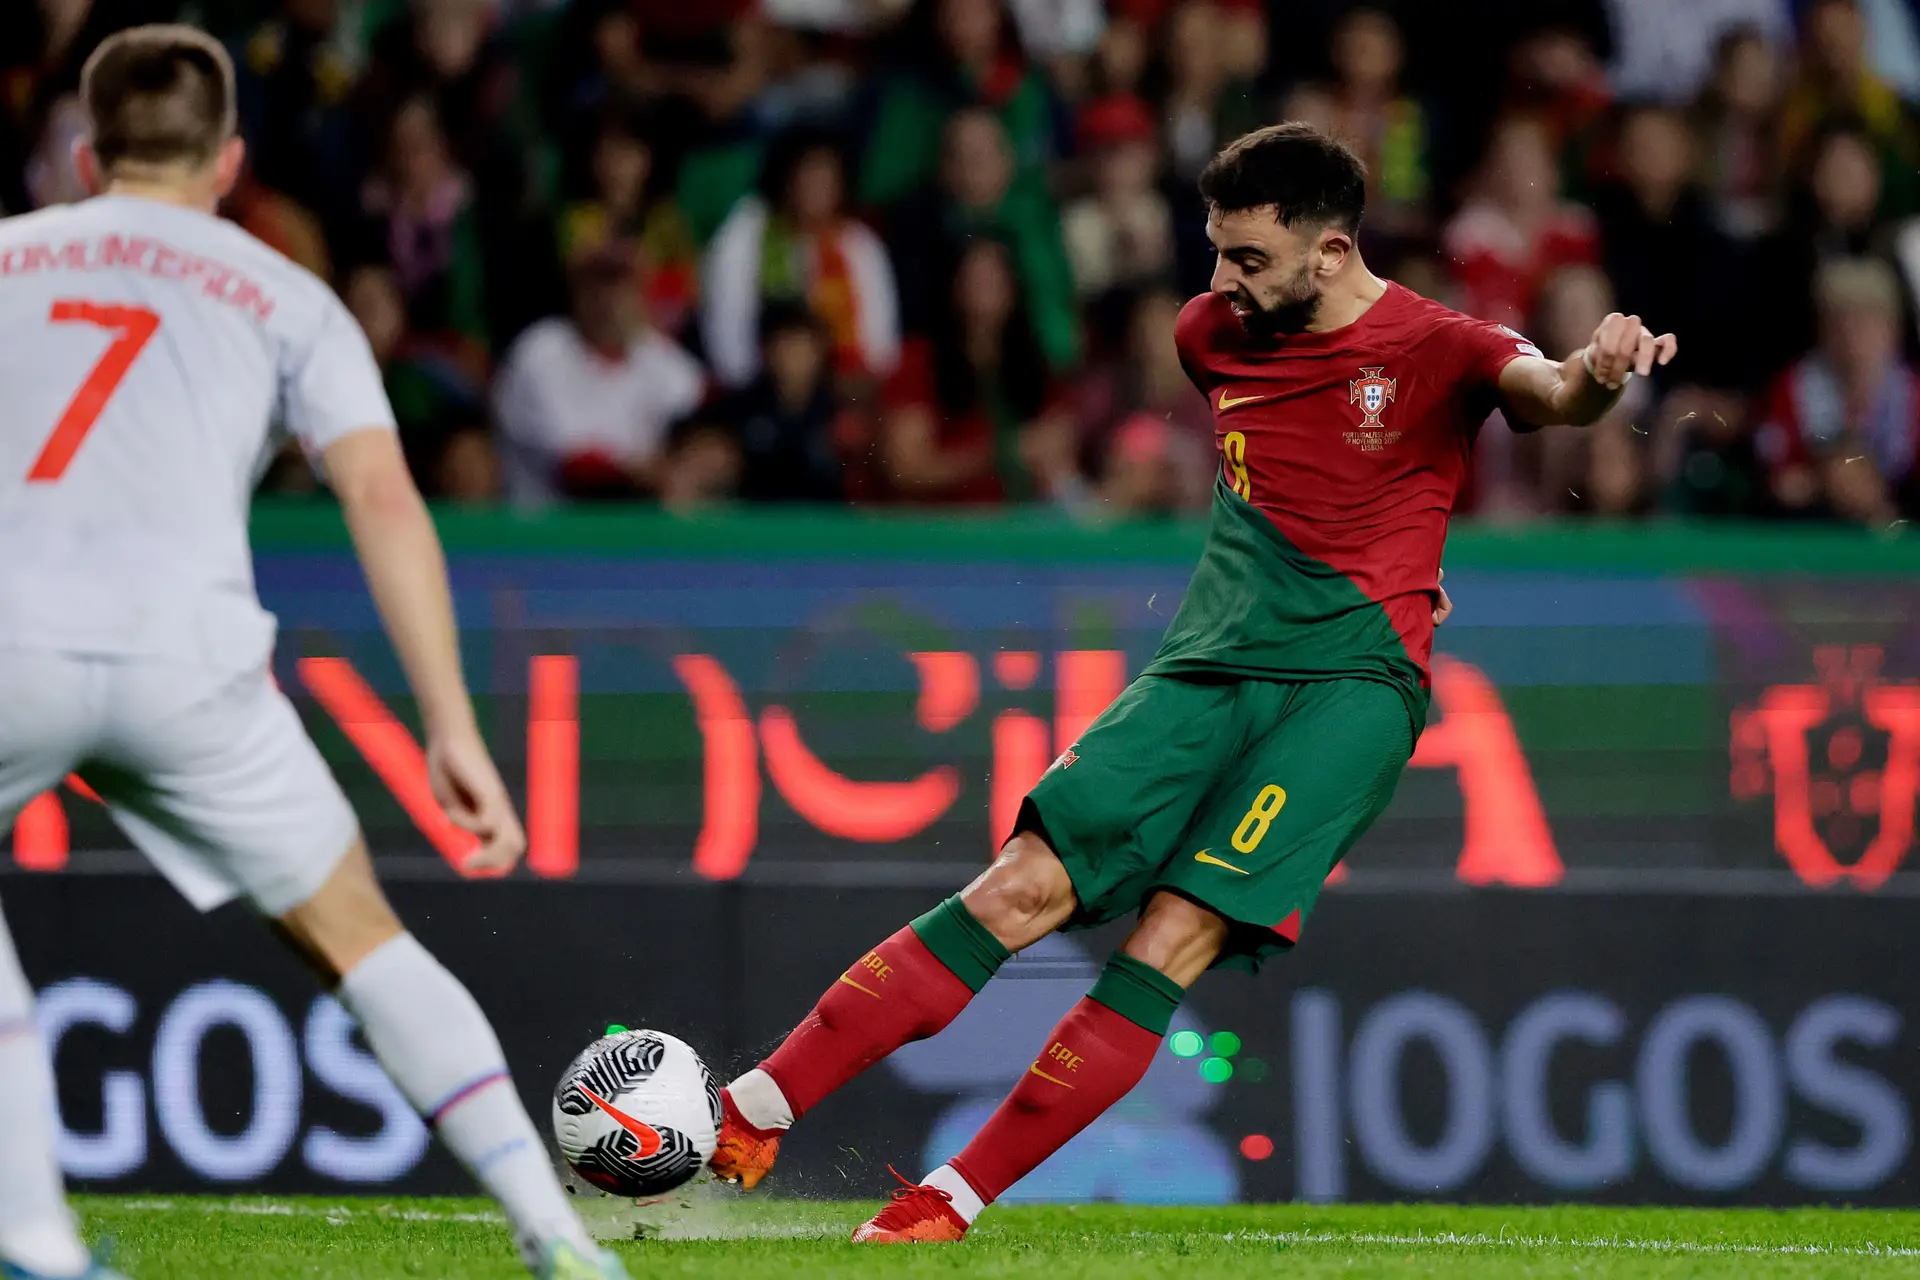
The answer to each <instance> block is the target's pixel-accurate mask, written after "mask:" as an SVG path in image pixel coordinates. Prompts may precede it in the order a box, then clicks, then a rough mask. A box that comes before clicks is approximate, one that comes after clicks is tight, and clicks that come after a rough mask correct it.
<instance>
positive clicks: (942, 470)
mask: <svg viewBox="0 0 1920 1280" xmlns="http://www.w3.org/2000/svg"><path fill="white" fill-rule="evenodd" d="M951 280H952V284H951V294H950V297H949V305H947V306H945V307H943V308H941V310H940V312H939V314H938V316H937V318H936V320H935V323H934V326H933V332H932V333H931V334H929V335H928V336H927V337H924V338H921V337H916V338H910V339H908V341H907V343H906V344H905V346H904V347H903V348H902V350H901V353H900V367H899V369H898V370H897V371H896V372H895V373H894V375H893V378H892V379H891V380H890V381H889V383H888V386H887V389H886V395H885V411H884V420H883V422H882V424H881V431H880V450H881V459H882V462H883V465H884V467H885V471H886V477H887V480H888V482H889V484H890V487H891V488H892V490H893V492H894V493H895V494H896V495H898V496H899V497H902V498H906V499H910V500H913V501H917V502H938V503H989V502H1002V501H1007V500H1028V499H1033V498H1052V499H1056V500H1059V501H1062V502H1072V501H1076V500H1078V499H1079V498H1080V497H1082V496H1083V494H1084V487H1085V486H1084V481H1083V480H1082V479H1081V478H1080V474H1079V470H1078V467H1077V465H1076V457H1075V453H1076V450H1075V444H1074V432H1073V425H1072V422H1071V420H1070V419H1069V417H1068V416H1067V413H1066V411H1065V405H1064V402H1063V397H1062V395H1061V394H1060V391H1059V389H1058V388H1057V387H1056V385H1055V384H1054V381H1053V379H1052V376H1051V375H1050V374H1049V373H1048V370H1047V364H1046V361H1045V360H1044V359H1043V358H1042V357H1041V355H1040V351H1039V348H1038V346H1037V345H1036V343H1035V341H1034V337H1033V328H1032V326H1031V325H1030V324H1029V323H1028V321H1027V317H1026V312H1025V310H1024V308H1022V306H1021V304H1020V291H1019V287H1018V285H1017V284H1016V282H1015V281H1014V277H1013V266H1012V262H1011V260H1010V258H1009V255H1008V253H1007V250H1006V247H1005V246H1003V245H1001V244H1000V243H998V242H997V241H993V240H986V239H976V240H973V241H970V242H969V243H968V244H966V246H965V247H964V248H963V249H962V250H961V252H960V255H959V260H958V263H957V265H956V266H955V268H954V270H953V272H952V275H951Z"/></svg>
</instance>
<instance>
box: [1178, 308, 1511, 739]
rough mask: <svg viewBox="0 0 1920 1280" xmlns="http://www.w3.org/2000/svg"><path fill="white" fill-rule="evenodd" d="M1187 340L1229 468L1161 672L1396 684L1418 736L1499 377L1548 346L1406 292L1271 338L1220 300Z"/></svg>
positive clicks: (1185, 353)
mask: <svg viewBox="0 0 1920 1280" xmlns="http://www.w3.org/2000/svg"><path fill="white" fill-rule="evenodd" d="M1175 341H1176V343H1177V345H1178V347H1179V350H1180V359H1181V362H1182V363H1183V364H1184V365H1185V366H1186V370H1187V376H1188V377H1190V378H1192V379H1193V382H1194V385H1195V386H1197V387H1199V388H1200V391H1201V394H1203V395H1205V396H1206V397H1207V401H1208V403H1209V404H1211V405H1212V406H1213V412H1214V425H1215V436H1216V440H1217V442H1218V445H1219V448H1220V454H1221V474H1220V480H1219V483H1218V485H1217V486H1216V489H1215V497H1214V504H1213V525H1212V529H1211V531H1210V533H1209V534H1208V538H1207V545H1206V550H1205V551H1204V552H1203V553H1202V554H1201V557H1200V563H1199V565H1198V566H1197V567H1196V568H1195V570H1194V574H1193V580H1192V582H1191V583H1190V584H1189V585H1188V587H1187V594H1186V598H1185V599H1184V600H1183V601H1182V602H1181V605H1180V611H1179V613H1178V614H1177V615H1176V616H1175V618H1174V620H1173V624H1172V625H1171V626H1170V627H1168V628H1167V634H1166V638H1165V639H1164V640H1163V641H1162V642H1161V645H1160V650H1159V653H1158V654H1156V655H1155V657H1154V660H1153V663H1152V665H1151V666H1150V667H1149V668H1148V670H1149V671H1150V672H1154V673H1158V674H1207V673H1210V674H1216V675H1230V676H1240V677H1248V676H1252V677H1259V678H1265V679H1273V680H1324V679H1336V678H1341V677H1361V678H1366V679H1375V680H1382V681H1385V682H1387V683H1389V684H1392V685H1394V686H1395V687H1396V688H1398V689H1399V690H1400V691H1401V693H1402V696H1403V697H1405V698H1406V700H1407V709H1408V713H1409V714H1410V715H1411V716H1412V717H1413V720H1414V724H1415V727H1416V728H1418V726H1419V725H1421V724H1422V723H1423V722H1424V720H1425V717H1426V704H1427V691H1428V684H1429V681H1428V673H1427V664H1428V659H1429V657H1430V655H1431V653H1432V650H1433V608H1434V604H1435V602H1436V600H1437V599H1438V590H1439V578H1440V552H1441V549H1442V547H1443V546H1444V544H1445V542H1446V537H1447V520H1448V517H1449V516H1450V514H1451V513H1452V510H1453V502H1454V497H1455V495H1456V494H1457V493H1458V492H1459V490H1460V485H1461V482H1462V481H1463V480H1464V479H1465V478H1466V474H1467V459H1468V454H1469V453H1470V451H1471V450H1472V447H1473V439H1474V436H1475V434H1476V433H1477V432H1478V431H1479V429H1480V424H1481V423H1482V422H1484V421H1485V420H1486V417H1487V415H1488V414H1489V413H1490V412H1492V410H1493V408H1494V403H1495V396H1496V394H1497V381H1498V379H1499V376H1500V371H1501V370H1502V369H1504V368H1505V367H1506V366H1507V363H1508V362H1509V361H1511V360H1513V359H1514V358H1515V357H1517V356H1521V355H1538V354H1539V352H1538V350H1537V349H1536V348H1535V347H1534V346H1533V345H1532V344H1531V343H1529V342H1528V341H1527V340H1526V339H1525V338H1523V337H1521V336H1520V335H1519V334H1517V333H1515V332H1513V331H1512V330H1511V329H1507V328H1504V327H1502V326H1500V325H1493V324H1486V323H1484V322H1482V321H1479V320H1474V319H1472V318H1470V317H1468V316H1464V315H1461V314H1460V313H1459V312H1456V311H1450V310H1448V309H1447V308H1445V307H1443V306H1441V305H1439V304H1438V303H1435V302H1430V301H1428V300H1427V299H1425V298H1422V297H1420V296H1419V295H1418V294H1416V293H1413V292H1412V291H1411V290H1408V289H1404V288H1402V287H1400V286H1399V285H1397V284H1390V285H1388V286H1387V292H1386V294H1385V295H1384V296H1382V297H1381V298H1380V299H1379V300H1378V301H1377V302H1375V303H1374V304H1373V305H1372V306H1371V307H1369V308H1368V309H1367V311H1366V312H1365V314H1363V315H1362V316H1361V317H1360V318H1359V319H1358V320H1355V321H1354V322H1353V323H1352V324H1349V325H1347V326H1345V327H1344V328H1341V329H1336V330H1332V331H1330V332H1326V333H1302V334H1292V335H1288V336H1285V337H1281V338H1277V339H1264V340H1263V339H1256V338H1253V337H1251V336H1250V335H1248V333H1247V332H1246V330H1245V329H1244V328H1243V327H1242V326H1241V324H1240V321H1239V320H1238V319H1237V318H1236V317H1235V316H1234V314H1233V311H1232V310H1231V309H1230V308H1229V306H1228V304H1227V300H1226V299H1225V298H1224V297H1222V296H1220V295H1218V294H1205V295H1203V296H1201V297H1198V298H1195V299H1194V300H1193V301H1191V302H1189V303H1188V304H1187V305H1186V307H1185V308H1184V309H1183V310H1182V311H1181V312H1180V320H1179V323H1178V324H1177V326H1176V327H1175Z"/></svg>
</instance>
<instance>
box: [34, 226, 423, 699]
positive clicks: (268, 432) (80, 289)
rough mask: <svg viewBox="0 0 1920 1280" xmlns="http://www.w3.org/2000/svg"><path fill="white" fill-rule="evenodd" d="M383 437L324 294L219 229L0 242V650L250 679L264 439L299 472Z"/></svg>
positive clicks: (267, 450) (260, 626)
mask: <svg viewBox="0 0 1920 1280" xmlns="http://www.w3.org/2000/svg"><path fill="white" fill-rule="evenodd" d="M392 426H393V415H392V410H391V408H390V407H389V406H388V403H387V397H386V394H385V391H384V390H383V388H382V385H381V378H380V370H379V368H378V366H377V365H376V363H375V361H374V359H373V355H372V353H371V351H370V350H369V349H368V347H367V343H366V340H365V338H364V337H363V336H362V334H361V332H360V329H359V327H358V326H357V325H356V324H355V323H354V321H353V318H352V317H351V316H350V315H349V314H348V313H347V311H346V309H345V308H344V307H343V306H342V305H341V304H340V302H339V300H338V299H337V298H336V297H335V296H334V294H333V292H332V291H331V290H330V289H329V288H328V287H327V286H326V285H325V284H324V283H322V282H321V281H320V280H319V279H318V278H316V277H315V276H313V275H312V274H311V273H310V272H308V271H306V270H304V269H303V268H301V267H299V266H296V265H295V264H293V263H292V262H289V261H288V260H287V259H286V258H284V257H282V256H281V255H279V254H278V253H275V252H274V251H273V250H271V249H269V248H267V247H266V246H265V245H263V244H261V243H260V242H259V241H257V240H255V239H254V238H253V237H251V236H249V235H248V234H247V233H246V232H244V231H242V230H240V229H239V228H238V227H235V226H234V225H233V224H231V223H229V222H226V221H223V220H221V219H219V218H215V217H212V216H209V215H207V214H204V213H200V212H197V211H194V210H191V209H186V208H182V207H179V206H175V205H170V204H165V203H161V202H158V201H152V200H145V199H140V198H136V197H129V196H102V197H99V198H96V199H92V200H88V201H85V202H83V203H80V204H76V205H69V206H63V207H60V208H54V209H48V210H43V211H41V212H39V213H34V214H29V215H25V216H22V217H16V218H12V219H8V220H6V221H4V222H0V647H12V648H29V649H40V650H55V651H59V652H67V653H83V654H85V653H91V654H100V655H126V656H133V655H150V656H165V657H173V658H184V659H187V660H189V661H192V662H195V663H196V664H198V665H203V666H207V667H216V668H225V669H230V670H232V669H243V668H245V667H248V666H253V665H256V664H258V663H260V662H261V661H263V660H264V659H265V657H266V656H267V654H268V652H269V651H270V649H271V646H272V639H273V620H272V618H271V617H269V616H268V615H267V614H266V613H265V612H264V611H263V610H262V609H261V608H260V605H259V603H258V600H257V598H256V596H255V594H254V586H253V569H252V557H251V554H250V552H249V549H248V544H247V508H248V504H249V500H250V498H251V495H252V491H253V486H254V484H255V483H256V481H257V480H258V478H259V475H260V472H261V470H262V468H263V467H264V465H265V463H266V462H267V460H268V459H269V458H270V456H271V452H272V449H273V448H274V446H275V443H276V441H275V439H274V436H275V430H276V428H284V429H285V430H286V431H290V432H291V433H292V434H293V435H294V436H295V437H297V438H298V439H299V440H300V441H301V443H302V444H303V445H304V446H305V447H306V448H307V450H308V451H309V454H310V455H317V454H318V453H319V451H320V450H323V449H325V448H326V447H327V446H328V445H329V444H331V443H333V442H334V441H335V440H337V439H339V438H340V437H341V436H343V435H346V434H348V433H350V432H353V431H356V430H359V429H361V428H366V427H375V428H386V429H391V428H392Z"/></svg>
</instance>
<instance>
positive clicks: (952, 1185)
mask: <svg viewBox="0 0 1920 1280" xmlns="http://www.w3.org/2000/svg"><path fill="white" fill-rule="evenodd" d="M920 1185H921V1186H923V1187H938V1188H939V1189H940V1190H942V1191H944V1192H946V1193H947V1194H948V1195H949V1196H952V1197H953V1211H954V1212H955V1213H957V1214H959V1215H960V1216H961V1217H962V1218H963V1219H965V1220H966V1222H967V1225H968V1226H972V1225H973V1220H974V1219H975V1218H977V1217H979V1216H980V1211H981V1210H982V1209H984V1208H986V1207H987V1202H986V1201H984V1200H982V1199H981V1198H980V1193H979V1192H978V1191H975V1190H974V1189H973V1184H971V1183H969V1182H968V1181H967V1180H966V1179H965V1178H963V1177H961V1176H960V1171H959V1170H958V1169H955V1168H954V1167H953V1166H952V1165H950V1164H943V1165H941V1166H940V1167H939V1168H938V1169H935V1170H934V1171H933V1172H932V1173H930V1174H928V1175H927V1176H926V1178H925V1179H923V1180H922V1181H921V1183H920Z"/></svg>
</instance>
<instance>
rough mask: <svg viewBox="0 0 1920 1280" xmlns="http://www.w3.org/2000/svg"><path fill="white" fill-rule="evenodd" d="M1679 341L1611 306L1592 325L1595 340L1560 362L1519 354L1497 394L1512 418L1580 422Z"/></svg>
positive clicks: (1599, 413) (1596, 416)
mask: <svg viewBox="0 0 1920 1280" xmlns="http://www.w3.org/2000/svg"><path fill="white" fill-rule="evenodd" d="M1677 347H1678V343H1677V340H1676V339H1675V338H1674V336H1673V335H1672V334H1670V333H1663V334H1661V335H1660V336H1659V337H1655V336H1654V335H1653V333H1652V332H1651V331H1650V330H1648V329H1647V327H1646V326H1645V325H1643V324H1641V323H1640V317H1639V316H1623V315H1621V314H1620V313H1619V312H1617V311H1616V312H1614V313H1613V314H1612V315H1609V316H1608V317H1607V318H1606V319H1605V320H1602V321H1601V322H1600V327H1599V328H1597V329H1595V330H1594V331H1593V340H1592V341H1591V342H1589V343H1588V344H1587V345H1586V346H1584V347H1582V348H1581V349H1580V350H1578V351H1576V352H1574V353H1573V354H1572V355H1570V356H1568V357H1567V358H1566V359H1565V360H1562V361H1559V362H1558V363H1556V362H1554V361H1552V360H1544V359H1541V358H1540V357H1538V356H1520V357H1519V358H1517V359H1514V360H1510V361H1508V362H1507V366H1506V368H1505V369H1503V370H1501V372H1500V398H1501V400H1502V401H1504V402H1505V404H1506V408H1507V413H1508V416H1509V417H1510V418H1518V419H1519V420H1520V422H1521V423H1524V424H1525V425H1527V426H1531V427H1551V426H1562V425H1564V426H1574V427H1584V426H1589V425H1591V424H1592V423H1595V422H1598V421H1599V420H1600V419H1601V418H1603V417H1605V416H1606V413H1607V411H1608V410H1609V409H1611V408H1613V406H1614V404H1615V403H1616V402H1617V401H1618V400H1619V399H1620V393H1621V392H1622V391H1624V390H1625V389H1626V385H1627V379H1628V378H1630V377H1632V376H1633V375H1635V374H1639V375H1640V376H1641V377H1643V378H1644V377H1645V376H1647V375H1648V374H1650V373H1652V372H1653V367H1654V366H1655V365H1657V364H1658V365H1664V364H1666V363H1668V362H1669V361H1671V360H1672V359H1673V356H1674V352H1675V350H1676V349H1677Z"/></svg>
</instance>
